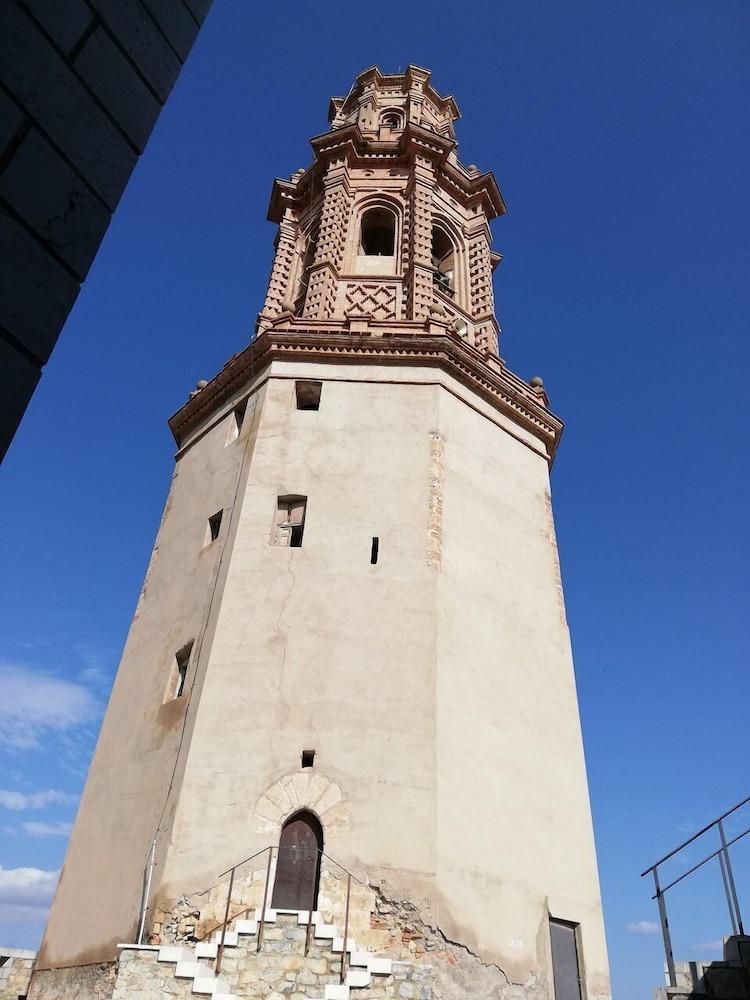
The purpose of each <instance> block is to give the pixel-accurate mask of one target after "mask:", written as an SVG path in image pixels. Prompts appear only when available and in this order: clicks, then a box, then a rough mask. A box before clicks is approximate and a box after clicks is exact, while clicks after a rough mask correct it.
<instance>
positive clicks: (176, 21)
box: [141, 0, 198, 62]
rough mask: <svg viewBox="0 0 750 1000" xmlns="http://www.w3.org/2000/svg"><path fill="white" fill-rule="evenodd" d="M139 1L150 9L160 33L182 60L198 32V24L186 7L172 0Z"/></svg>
mask: <svg viewBox="0 0 750 1000" xmlns="http://www.w3.org/2000/svg"><path fill="white" fill-rule="evenodd" d="M141 3H143V4H144V5H145V6H146V7H148V9H149V10H150V11H151V16H152V17H153V19H154V20H155V21H156V23H157V24H158V25H159V28H160V29H161V32H162V34H163V35H164V37H165V38H167V39H168V40H169V43H170V45H171V46H172V48H173V49H174V50H175V51H176V52H177V55H178V56H179V57H180V59H182V60H183V62H184V61H185V59H187V57H188V53H189V52H190V49H191V48H192V46H193V42H194V41H195V36H196V35H197V34H198V24H197V22H196V20H195V18H194V17H193V16H192V14H191V13H190V11H189V10H188V8H187V7H184V6H183V5H182V4H181V3H175V2H174V0H141Z"/></svg>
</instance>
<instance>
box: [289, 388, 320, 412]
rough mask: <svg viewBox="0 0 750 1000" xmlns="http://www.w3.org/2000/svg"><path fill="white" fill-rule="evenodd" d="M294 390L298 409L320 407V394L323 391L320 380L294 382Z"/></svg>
mask: <svg viewBox="0 0 750 1000" xmlns="http://www.w3.org/2000/svg"><path fill="white" fill-rule="evenodd" d="M294 391H295V394H296V396H297V409H298V410H318V409H320V394H321V392H322V391H323V383H322V382H295V383H294Z"/></svg>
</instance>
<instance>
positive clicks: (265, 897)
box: [197, 844, 366, 983]
mask: <svg viewBox="0 0 750 1000" xmlns="http://www.w3.org/2000/svg"><path fill="white" fill-rule="evenodd" d="M294 850H297V848H294V847H280V846H277V845H275V844H273V845H269V846H268V847H264V848H263V849H262V850H260V851H256V853H255V854H251V855H250V857H249V858H245V860H244V861H240V862H239V864H236V865H234V866H233V867H232V868H228V869H227V870H226V871H225V872H222V874H221V875H219V876H218V879H217V881H216V882H215V883H213V884H214V885H216V884H217V883H218V880H219V879H222V878H223V877H224V876H225V875H229V889H228V892H227V905H226V908H225V910H224V920H223V921H222V922H221V923H220V924H216V925H215V926H214V927H212V928H211V929H210V930H208V931H206V932H205V933H204V934H203V936H202V937H199V938H197V940H198V941H205V940H206V938H207V937H209V935H212V934H215V933H216V932H217V931H218V930H220V931H221V941H220V942H219V948H218V951H217V953H216V974H217V975H218V974H219V972H220V971H221V963H222V960H223V958H224V947H225V944H226V932H227V927H228V926H229V924H231V923H232V921H234V920H237V918H238V917H241V916H243V915H244V914H246V913H248V912H249V911H250V909H251V907H250V906H246V907H244V909H242V910H238V911H237V913H233V914H232V915H231V916H230V913H229V911H230V909H231V906H232V889H233V888H234V876H235V873H236V871H237V869H238V868H241V867H242V866H243V865H246V864H247V863H248V862H249V861H253V860H254V859H255V858H259V857H260V856H261V855H262V854H265V852H266V851H268V863H267V865H266V880H265V884H264V887H263V906H262V908H261V911H260V912H261V919H260V921H259V923H258V943H257V951H260V950H261V947H262V944H263V922H264V918H265V914H266V909H267V903H268V889H269V885H270V879H271V862H272V860H273V852H274V851H276V852H277V857H278V853H279V852H281V851H294ZM304 850H310V849H309V848H307V849H304ZM314 850H316V851H317V853H318V854H319V855H320V860H322V859H323V858H326V859H327V860H328V861H330V862H332V863H333V864H334V865H336V867H337V868H339V869H340V870H341V871H342V872H343V873H344V874H345V875H346V909H345V916H344V947H343V949H342V952H341V977H340V982H341V983H343V982H344V980H345V979H346V966H347V961H346V955H347V940H348V938H349V902H350V898H351V888H352V879H354V881H355V882H357V883H359V885H362V886H364V885H365V884H366V883H364V882H363V881H362V880H361V879H359V878H357V876H356V875H354V874H353V873H352V872H350V871H349V870H348V869H347V868H344V866H343V865H342V864H341V863H340V862H338V861H336V859H335V858H332V857H331V856H330V854H326V853H325V851H322V850H321V849H320V848H319V847H316V848H315V849H314ZM316 890H317V884H316V885H315V886H314V888H313V898H312V899H311V900H310V907H309V909H308V911H307V932H306V934H305V955H307V954H308V952H309V950H310V934H311V931H312V915H313V908H314V904H315V898H314V894H315V892H316Z"/></svg>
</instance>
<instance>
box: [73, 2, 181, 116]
mask: <svg viewBox="0 0 750 1000" xmlns="http://www.w3.org/2000/svg"><path fill="white" fill-rule="evenodd" d="M91 6H92V7H93V8H94V10H95V11H96V12H97V14H98V15H99V16H100V17H101V19H102V21H104V23H105V24H106V25H107V27H108V28H109V30H110V31H111V33H112V34H113V35H114V36H115V38H116V39H117V43H118V45H120V46H121V47H122V49H123V51H124V52H125V53H126V54H127V56H128V57H129V58H130V59H132V61H133V62H134V63H135V65H136V66H137V67H138V70H139V72H140V73H141V74H142V75H143V77H144V79H145V80H146V81H147V83H148V84H149V85H150V86H151V88H152V90H153V91H154V92H155V93H156V96H157V97H158V98H159V100H160V101H161V102H162V103H164V101H166V99H167V97H168V96H169V92H170V90H171V89H172V87H173V86H174V83H175V80H176V79H177V75H178V74H179V72H180V68H181V66H182V64H181V62H180V60H179V59H178V58H177V56H176V55H175V53H174V52H173V51H172V48H171V47H170V45H169V42H167V40H166V38H165V37H164V36H163V35H162V33H161V32H160V31H159V29H158V28H157V26H156V24H155V23H154V21H153V20H152V19H151V18H150V17H149V15H148V13H147V11H146V9H145V8H144V7H143V6H142V5H141V4H140V3H139V0H91Z"/></svg>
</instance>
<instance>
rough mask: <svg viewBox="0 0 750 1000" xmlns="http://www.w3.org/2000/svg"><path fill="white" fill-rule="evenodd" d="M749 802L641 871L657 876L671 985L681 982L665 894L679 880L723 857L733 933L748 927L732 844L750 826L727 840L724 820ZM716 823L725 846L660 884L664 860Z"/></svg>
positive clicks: (724, 878)
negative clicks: (733, 858)
mask: <svg viewBox="0 0 750 1000" xmlns="http://www.w3.org/2000/svg"><path fill="white" fill-rule="evenodd" d="M748 802H750V795H748V796H747V797H746V798H744V799H742V801H741V802H738V803H737V805H734V806H732V808H731V809H727V811H726V812H724V813H722V814H721V816H718V817H717V818H716V819H715V820H713V821H712V822H711V823H709V824H708V825H707V826H704V827H703V829H702V830H699V831H698V832H697V833H694V834H693V835H692V837H688V839H687V840H685V841H683V843H682V844H680V846H679V847H675V848H674V850H672V851H670V852H669V854H665V855H664V857H663V858H659V860H658V861H655V862H654V864H653V865H651V866H650V867H648V868H646V870H645V871H642V872H641V878H643V876H644V875H648V874H649V873H652V874H653V876H654V888H655V889H656V892H655V893H654V895H653V896H652V897H651V898H652V899H655V900H656V902H657V905H658V907H659V919H660V921H661V932H662V937H663V939H664V954H665V956H666V960H667V972H668V975H669V985H670V986H676V985H677V976H676V973H675V965H674V954H673V952H672V939H671V936H670V933H669V920H668V919H667V904H666V901H665V899H664V895H665V893H666V892H667V890H669V889H672V888H673V887H674V886H676V885H677V884H678V882H682V880H683V879H685V878H687V877H688V875H692V874H693V872H695V871H697V870H698V869H699V868H702V867H703V865H705V864H706V863H707V862H709V861H711V860H712V859H713V858H718V859H719V867H720V869H721V880H722V882H723V884H724V892H725V894H726V897H727V906H728V907H729V919H730V922H731V925H732V933H733V934H737V933H739V934H744V933H745V930H744V927H743V926H742V914H741V913H740V904H739V901H738V899H737V887H736V885H735V883H734V873H733V872H732V864H731V861H730V860H729V848H730V847H731V846H732V844H736V843H737V841H738V840H742V838H743V837H745V836H747V834H748V833H750V827H748V828H747V829H746V830H743V831H742V833H740V834H738V835H737V836H736V837H733V838H732V839H731V840H727V838H726V834H725V833H724V820H725V819H726V818H727V816H731V815H732V813H734V812H736V811H737V810H738V809H740V808H742V806H744V805H746V804H747V803H748ZM714 827H716V828H717V829H718V831H719V838H720V841H721V846H720V847H719V848H718V850H716V851H713V852H712V853H711V854H709V855H707V856H706V857H705V858H703V860H702V861H699V862H698V863H697V864H695V865H693V866H692V867H691V868H688V870H687V871H686V872H683V873H682V875H679V876H678V877H677V878H676V879H673V880H672V881H671V882H670V883H669V884H668V885H664V886H662V885H660V883H659V865H662V864H664V862H665V861H669V859H670V858H673V857H674V856H675V855H676V854H679V852H680V851H682V850H683V849H684V848H685V847H687V846H688V844H692V843H693V841H695V840H697V839H698V838H699V837H702V836H703V834H704V833H708V831H709V830H713V828H714Z"/></svg>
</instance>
